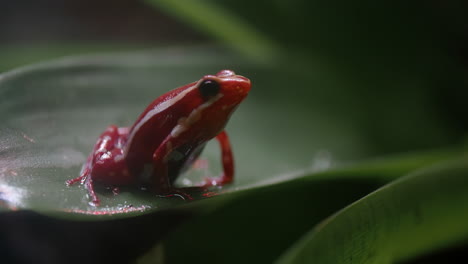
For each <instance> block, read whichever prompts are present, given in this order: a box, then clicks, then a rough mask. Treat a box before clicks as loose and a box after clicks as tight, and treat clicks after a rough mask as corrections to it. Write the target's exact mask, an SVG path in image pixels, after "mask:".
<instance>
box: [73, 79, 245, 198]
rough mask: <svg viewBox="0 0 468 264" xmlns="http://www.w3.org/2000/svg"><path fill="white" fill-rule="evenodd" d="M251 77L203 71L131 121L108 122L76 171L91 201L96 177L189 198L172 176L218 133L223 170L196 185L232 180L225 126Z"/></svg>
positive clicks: (97, 180) (101, 180)
mask: <svg viewBox="0 0 468 264" xmlns="http://www.w3.org/2000/svg"><path fill="white" fill-rule="evenodd" d="M250 86H251V85H250V80H249V79H247V78H245V77H243V76H240V75H236V74H235V73H234V72H233V71H231V70H222V71H220V72H218V73H217V74H216V75H206V76H203V77H202V78H201V79H200V80H198V81H196V82H193V83H190V84H187V85H185V86H182V87H179V88H177V89H175V90H172V91H169V92H167V93H165V94H163V95H161V96H160V97H158V98H157V99H156V100H154V101H153V102H152V103H151V104H150V105H149V106H148V107H147V108H146V109H145V110H144V111H143V113H142V114H141V115H140V116H139V117H138V119H137V121H136V122H135V123H134V124H133V126H131V127H117V126H115V125H111V126H109V127H108V128H107V129H106V130H105V131H104V132H103V133H102V134H101V135H100V136H99V138H98V140H97V142H96V144H95V145H94V148H93V151H92V152H91V154H90V155H89V156H88V159H87V161H86V163H85V164H84V165H83V168H82V170H81V173H80V176H79V177H77V178H74V179H71V180H68V181H67V182H66V183H67V185H72V184H74V183H77V182H81V183H82V184H84V185H85V187H86V188H87V190H88V194H89V196H90V198H91V200H92V201H91V202H90V204H91V205H94V206H98V205H99V198H98V197H97V195H96V193H95V191H94V183H95V182H99V183H101V184H104V185H108V186H125V185H137V184H141V185H145V186H148V188H150V189H152V190H153V191H154V192H155V193H158V194H162V195H167V196H171V195H178V196H181V197H182V198H184V199H185V198H188V199H191V196H190V195H189V194H187V193H186V192H184V190H183V188H175V187H174V185H173V184H174V181H175V180H176V178H177V177H178V175H180V174H181V173H183V172H184V171H185V170H186V169H188V168H189V167H190V166H191V165H192V164H193V162H194V161H195V160H196V159H197V158H198V156H199V155H200V153H201V152H202V150H203V148H204V147H205V145H206V143H207V142H208V141H209V140H210V139H213V138H216V139H217V140H218V142H219V145H220V147H221V156H222V158H221V160H222V165H223V173H222V174H221V176H220V177H218V178H207V179H206V180H205V181H204V182H203V183H202V184H201V185H200V187H204V188H206V187H210V186H220V185H224V184H227V183H230V182H232V181H233V178H234V159H233V154H232V150H231V145H230V143H229V138H228V135H227V133H226V131H225V130H224V127H225V126H226V123H227V122H228V120H229V118H230V116H231V114H232V113H233V112H234V111H235V109H236V108H237V106H238V105H239V104H240V103H241V102H242V101H243V100H244V99H245V97H246V96H247V94H248V93H249V91H250Z"/></svg>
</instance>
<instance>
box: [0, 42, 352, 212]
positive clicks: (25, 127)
mask: <svg viewBox="0 0 468 264" xmlns="http://www.w3.org/2000/svg"><path fill="white" fill-rule="evenodd" d="M224 68H231V69H234V70H236V71H237V72H238V73H239V74H243V75H245V76H248V77H250V78H251V79H252V81H253V83H254V87H253V89H252V92H251V95H250V96H249V98H248V99H247V100H246V102H245V103H244V104H243V105H241V107H240V108H239V110H238V111H237V112H236V113H235V114H234V115H233V117H232V118H231V121H230V123H229V124H228V127H227V130H228V132H229V134H230V136H231V141H232V144H233V146H234V153H235V157H236V171H237V176H236V183H235V184H234V185H232V186H230V187H227V188H224V189H223V190H222V191H223V192H225V191H227V190H236V189H238V188H249V187H248V186H251V185H255V184H257V183H258V182H260V181H262V180H264V179H270V178H272V175H273V176H274V175H281V174H284V173H287V172H290V171H291V170H292V169H294V170H297V168H307V167H310V166H315V165H316V164H315V163H317V162H319V163H321V164H322V165H320V166H321V167H323V166H324V165H323V164H325V167H324V168H326V167H328V166H331V164H332V163H333V162H334V159H333V158H332V157H331V153H347V154H346V155H353V156H359V155H360V154H359V153H361V148H360V147H359V146H358V144H356V143H354V142H359V140H353V139H349V137H351V138H353V137H354V136H355V134H354V133H350V134H349V135H345V134H343V135H340V136H337V137H335V136H334V134H336V133H340V131H347V129H346V128H344V125H343V124H344V123H343V122H340V121H337V120H335V121H334V120H333V118H320V117H319V115H317V119H315V122H313V123H304V120H303V117H302V116H303V106H301V105H296V104H294V105H290V106H286V105H284V107H285V108H277V107H275V106H274V105H273V106H272V105H270V104H271V102H274V101H272V100H278V97H276V95H279V93H275V92H274V91H280V90H281V89H282V86H281V83H278V82H277V81H280V80H283V82H285V81H287V80H288V79H289V77H288V76H278V78H276V79H275V81H274V82H272V81H271V76H274V75H275V72H274V71H272V70H271V69H270V70H269V69H263V68H260V67H259V66H258V65H256V64H253V63H252V62H249V61H245V60H242V59H241V58H239V57H238V56H233V55H230V54H228V53H226V52H225V51H222V50H219V49H215V48H193V49H187V48H183V49H182V48H173V49H167V50H161V51H143V52H135V53H128V54H125V53H124V54H108V55H93V56H78V57H70V58H64V59H60V60H57V61H53V62H45V63H41V64H36V65H33V66H28V67H24V68H19V69H16V70H13V71H10V72H7V73H5V74H3V75H0V117H1V119H2V122H3V125H2V127H1V128H0V150H1V151H0V155H1V159H0V168H1V170H0V175H1V177H0V195H1V196H0V198H1V200H2V207H4V208H6V209H8V210H22V209H29V210H33V211H36V212H40V213H43V214H46V215H53V216H58V217H66V218H72V219H113V218H122V217H129V216H134V215H140V214H146V213H149V212H157V211H159V210H162V209H167V208H172V207H174V206H177V205H185V204H186V203H185V202H184V201H182V200H180V199H167V198H158V197H155V195H154V194H152V193H148V192H144V191H141V190H137V189H132V188H130V187H129V188H122V191H121V193H120V194H119V195H117V196H114V195H113V194H112V192H111V190H107V189H104V188H101V189H99V190H98V192H99V196H100V198H101V200H102V206H100V207H98V208H95V207H92V206H89V205H88V198H87V197H86V190H85V189H84V188H83V187H82V186H71V187H67V186H65V181H66V180H67V179H71V178H74V177H77V175H78V174H79V171H80V168H81V166H82V164H83V163H84V161H85V158H86V156H87V155H88V153H89V151H90V150H91V149H92V147H93V144H94V142H95V140H96V138H97V137H98V135H99V134H100V133H101V132H102V131H103V130H104V129H105V128H106V127H107V126H108V125H109V124H117V125H119V126H128V125H131V124H132V122H134V120H135V119H136V117H137V116H138V115H139V114H140V113H141V111H142V110H143V109H144V108H145V107H146V105H148V104H149V103H150V102H151V101H152V100H154V98H156V97H157V96H159V95H160V94H162V93H163V92H166V91H168V90H170V89H173V88H176V87H178V86H181V85H184V84H186V83H189V82H192V81H193V80H197V79H199V78H200V76H203V75H205V74H209V73H215V72H217V71H219V70H221V69H224ZM275 97H276V99H274V98H275ZM291 117H296V118H291ZM308 118H311V117H310V115H309V117H308ZM259 120H261V122H258V121H259ZM278 120H281V123H282V124H287V127H288V129H287V130H285V131H283V133H281V134H273V133H271V131H273V130H275V129H277V128H278V124H279V123H278ZM330 124H334V125H331V126H330ZM345 124H346V123H345ZM317 127H321V128H322V129H324V128H325V129H327V128H330V129H333V130H334V129H335V128H337V127H338V128H340V127H341V128H342V129H338V130H337V131H328V132H326V131H322V132H315V133H316V134H317V135H319V134H322V135H321V136H320V137H318V138H317V139H313V138H310V139H308V140H307V142H308V144H304V140H303V138H304V137H306V135H309V134H310V133H312V132H313V131H318V130H317V129H316V128H317ZM285 138H286V139H287V140H284V139H285ZM336 138H339V140H337V139H336ZM347 138H348V139H347ZM314 142H315V143H314ZM318 142H320V144H318ZM321 144H326V145H327V146H328V147H327V150H326V151H323V147H322V145H321ZM279 149H281V151H278V150H279ZM284 151H286V152H291V153H295V155H294V156H290V157H284V155H283V154H282V152H284ZM323 152H324V153H325V154H326V155H322V154H320V153H323ZM316 154H320V155H319V156H318V159H315V158H314V155H316ZM322 156H323V157H322ZM203 158H204V159H207V160H208V161H209V165H210V166H209V169H208V170H207V171H196V170H191V171H190V172H189V173H188V174H187V175H185V176H184V177H180V182H179V183H180V184H184V183H185V182H189V183H190V182H192V183H194V182H197V181H198V180H200V177H201V176H204V175H206V174H209V175H213V176H216V175H217V174H218V173H219V172H220V166H219V165H220V160H219V150H218V148H217V146H216V145H215V144H211V145H209V146H208V148H207V149H206V150H205V152H204V157H203ZM296 177H298V176H297V175H296Z"/></svg>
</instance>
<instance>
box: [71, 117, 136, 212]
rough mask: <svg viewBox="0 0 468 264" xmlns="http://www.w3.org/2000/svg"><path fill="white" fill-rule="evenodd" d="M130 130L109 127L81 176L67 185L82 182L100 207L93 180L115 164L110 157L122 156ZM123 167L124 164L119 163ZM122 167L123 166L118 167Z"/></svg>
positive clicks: (100, 137) (89, 157)
mask: <svg viewBox="0 0 468 264" xmlns="http://www.w3.org/2000/svg"><path fill="white" fill-rule="evenodd" d="M128 131H129V129H128V128H126V127H123V128H118V127H117V126H115V125H111V126H109V127H108V128H107V129H106V130H105V131H104V132H103V133H102V134H101V135H100V136H99V138H98V140H97V142H96V144H95V145H94V148H93V151H92V152H91V154H90V155H89V156H88V159H87V160H86V163H85V164H84V165H83V168H82V170H81V173H80V176H79V177H76V178H74V179H70V180H68V181H66V184H67V185H73V184H75V183H77V182H81V183H82V184H84V185H85V187H86V189H87V190H88V194H89V196H90V198H91V199H92V202H91V203H92V204H93V205H96V206H97V205H99V199H98V197H97V195H96V193H95V191H94V184H93V179H94V178H99V176H102V175H103V173H102V172H101V171H102V168H103V167H104V168H105V167H108V166H109V165H111V166H112V164H110V163H115V159H112V160H110V159H109V157H116V156H118V155H122V150H121V145H122V140H125V139H126V137H127V135H128ZM117 163H119V164H117V165H122V164H123V163H124V162H123V161H121V162H117ZM114 166H115V164H114ZM117 167H122V166H117Z"/></svg>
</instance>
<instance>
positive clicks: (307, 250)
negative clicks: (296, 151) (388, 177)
mask: <svg viewBox="0 0 468 264" xmlns="http://www.w3.org/2000/svg"><path fill="white" fill-rule="evenodd" d="M467 164H468V163H467V160H466V157H465V158H463V159H461V160H459V161H456V162H455V161H451V162H446V163H443V164H439V165H436V166H432V167H430V168H425V169H422V170H420V171H418V172H415V173H411V174H409V175H408V176H406V177H404V178H401V179H399V180H397V181H395V182H392V183H390V184H388V185H385V186H384V187H382V188H380V189H378V190H376V191H375V192H373V193H371V194H369V195H367V196H366V197H364V198H362V199H361V200H359V201H357V202H355V203H353V204H351V205H350V206H348V207H346V208H345V209H343V210H341V211H339V212H338V213H336V214H335V215H333V216H332V217H330V218H328V219H326V220H325V221H323V222H322V223H321V224H319V225H318V226H316V227H315V228H314V229H313V230H312V231H311V232H309V233H307V234H306V235H305V236H304V237H303V238H302V239H300V240H299V241H298V242H297V243H295V244H293V245H292V246H291V248H290V250H288V251H287V252H286V253H285V254H284V255H283V256H282V257H281V258H280V259H279V261H278V262H277V263H315V262H316V263H395V262H398V261H402V260H408V259H409V258H412V257H415V256H418V255H421V254H424V253H426V252H430V251H432V250H435V249H440V248H444V247H447V246H450V245H453V244H454V243H456V242H460V241H461V240H464V239H466V238H467V237H468V225H467V222H468V211H467V210H466V204H467V202H468V195H467V194H468V193H467V191H466V190H467V189H468V185H467V184H468V180H467V175H468V165H467ZM311 209H313V208H311ZM309 210H310V209H309ZM314 224H315V223H311V226H312V225H314Z"/></svg>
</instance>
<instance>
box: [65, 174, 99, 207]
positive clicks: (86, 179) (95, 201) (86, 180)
mask: <svg viewBox="0 0 468 264" xmlns="http://www.w3.org/2000/svg"><path fill="white" fill-rule="evenodd" d="M77 182H81V184H84V185H85V187H86V189H87V190H88V195H89V197H91V202H90V203H89V204H90V205H92V206H98V205H99V203H100V201H99V198H98V197H97V195H96V193H95V192H94V185H93V180H92V179H91V175H90V173H89V170H84V171H83V173H81V175H80V176H79V177H76V178H74V179H70V180H68V181H66V182H65V183H66V184H67V186H70V185H73V184H75V183H77Z"/></svg>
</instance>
